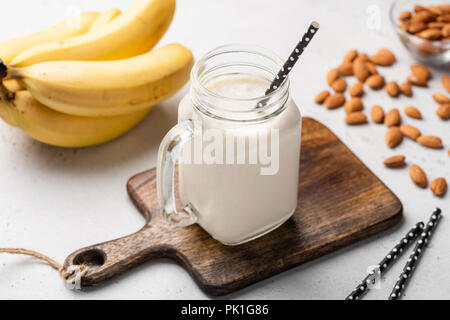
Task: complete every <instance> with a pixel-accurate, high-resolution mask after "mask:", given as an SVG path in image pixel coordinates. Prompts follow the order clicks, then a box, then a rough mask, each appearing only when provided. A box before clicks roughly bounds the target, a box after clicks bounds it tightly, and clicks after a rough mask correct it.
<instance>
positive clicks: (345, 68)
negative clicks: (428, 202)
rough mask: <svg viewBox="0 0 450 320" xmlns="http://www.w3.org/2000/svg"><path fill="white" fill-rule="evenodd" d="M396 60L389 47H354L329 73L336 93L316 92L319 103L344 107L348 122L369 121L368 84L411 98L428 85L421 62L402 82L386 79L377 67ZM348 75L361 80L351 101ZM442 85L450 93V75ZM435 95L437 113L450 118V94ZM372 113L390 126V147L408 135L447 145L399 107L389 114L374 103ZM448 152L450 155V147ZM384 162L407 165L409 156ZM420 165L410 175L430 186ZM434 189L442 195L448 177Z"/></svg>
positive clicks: (409, 110) (432, 145)
mask: <svg viewBox="0 0 450 320" xmlns="http://www.w3.org/2000/svg"><path fill="white" fill-rule="evenodd" d="M395 62H396V57H395V55H394V54H393V53H392V52H391V51H390V50H388V49H380V50H378V52H377V53H376V54H374V55H370V56H368V55H367V54H366V53H358V51H357V50H355V49H352V50H350V51H349V52H348V53H347V54H346V55H345V56H344V58H343V60H342V63H341V65H340V66H338V67H337V68H334V69H331V70H330V71H329V72H328V74H327V77H326V81H327V83H328V85H329V86H330V87H331V88H332V89H333V91H334V93H330V91H328V90H324V91H322V92H320V93H319V94H317V95H316V97H315V98H314V101H315V102H316V103H318V104H324V105H325V107H326V108H327V109H336V108H339V107H342V106H344V108H345V112H346V114H347V116H346V118H345V122H346V123H347V124H348V125H360V124H366V123H367V122H368V118H367V116H366V115H365V114H364V113H363V110H364V103H363V101H362V99H361V97H362V96H363V95H364V87H365V85H367V86H368V87H369V88H371V89H373V90H380V89H382V88H384V89H385V90H386V92H387V93H388V94H389V96H391V97H393V98H395V97H397V96H399V95H400V94H402V95H405V96H408V97H411V96H412V95H413V90H412V86H422V87H427V86H428V81H429V79H430V78H431V73H430V71H429V70H428V68H427V67H425V66H423V65H420V64H415V65H412V66H411V68H410V69H411V74H410V75H409V76H408V77H407V78H406V81H405V82H403V83H401V84H400V85H399V84H397V82H395V81H390V82H386V80H385V78H384V77H383V76H382V75H381V74H380V73H379V72H378V69H377V67H378V66H383V67H385V66H391V65H393V64H394V63H395ZM348 76H354V77H356V78H357V80H358V82H356V83H355V84H354V85H352V86H350V88H349V90H348V91H349V94H350V96H351V98H350V99H349V100H347V99H346V97H345V95H344V93H345V91H346V89H347V81H346V79H345V77H348ZM442 85H443V87H444V89H445V90H446V91H447V92H450V76H448V75H444V76H443V77H442ZM433 98H434V100H435V101H436V102H437V103H439V104H440V106H439V108H438V109H437V110H436V114H437V115H438V116H439V117H440V118H441V119H442V120H447V119H449V118H450V97H449V96H448V95H446V94H443V93H435V94H433ZM403 112H404V113H405V115H406V116H408V117H411V118H414V119H422V114H421V112H420V111H419V110H418V109H417V108H415V107H413V106H407V107H405V108H404V110H403ZM370 116H371V118H372V121H373V122H375V123H379V124H381V123H384V124H385V125H386V127H387V128H388V129H387V132H386V134H385V142H386V144H387V145H388V146H389V147H390V148H395V147H396V146H398V145H399V144H400V143H401V142H402V140H403V137H408V138H409V139H411V140H413V141H416V142H418V143H420V144H421V145H423V146H424V147H428V148H434V149H442V148H443V143H442V140H441V138H439V137H437V136H434V135H423V134H422V132H421V131H420V130H419V129H417V128H416V127H414V126H412V125H408V124H402V119H401V115H400V111H399V110H398V109H396V108H394V109H391V110H389V111H387V112H386V113H385V111H384V109H383V107H381V106H380V105H374V106H373V107H372V108H371V110H370ZM448 153H449V155H450V150H449V151H448ZM384 163H385V165H386V166H387V167H401V166H404V165H405V157H404V156H403V155H398V156H394V157H392V158H389V159H387V160H386V161H385V162H384ZM417 168H419V167H418V166H417V165H412V166H411V169H410V177H411V179H412V181H413V182H414V183H415V184H417V185H418V186H421V187H426V186H427V178H426V175H425V173H424V172H423V170H422V169H420V168H419V169H420V170H418V169H417ZM430 188H431V190H432V191H433V193H434V194H436V195H438V196H442V195H443V194H444V193H445V191H446V189H447V183H446V180H445V179H444V178H437V179H435V180H434V181H433V182H432V183H431V185H430Z"/></svg>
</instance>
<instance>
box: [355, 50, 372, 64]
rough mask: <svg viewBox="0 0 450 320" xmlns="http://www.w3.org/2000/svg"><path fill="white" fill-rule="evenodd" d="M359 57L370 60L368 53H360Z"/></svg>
mask: <svg viewBox="0 0 450 320" xmlns="http://www.w3.org/2000/svg"><path fill="white" fill-rule="evenodd" d="M357 59H361V60H362V61H364V62H365V61H368V60H369V56H368V55H367V53H364V52H362V53H360V54H359V55H358V57H357Z"/></svg>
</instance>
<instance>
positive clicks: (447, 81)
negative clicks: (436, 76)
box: [442, 24, 450, 92]
mask: <svg viewBox="0 0 450 320" xmlns="http://www.w3.org/2000/svg"><path fill="white" fill-rule="evenodd" d="M449 25H450V24H449ZM442 86H443V87H444V89H445V90H447V92H450V76H448V75H446V74H444V75H443V76H442Z"/></svg>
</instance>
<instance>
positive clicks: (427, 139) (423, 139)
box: [417, 135, 442, 149]
mask: <svg viewBox="0 0 450 320" xmlns="http://www.w3.org/2000/svg"><path fill="white" fill-rule="evenodd" d="M417 142H418V143H420V144H421V145H423V146H425V147H428V148H433V149H441V148H442V140H441V138H439V137H436V136H431V135H427V136H420V137H418V138H417Z"/></svg>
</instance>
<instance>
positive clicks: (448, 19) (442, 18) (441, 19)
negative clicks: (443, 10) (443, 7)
mask: <svg viewBox="0 0 450 320" xmlns="http://www.w3.org/2000/svg"><path fill="white" fill-rule="evenodd" d="M436 20H437V21H439V22H450V14H445V15H442V16H440V17H437V18H436Z"/></svg>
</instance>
